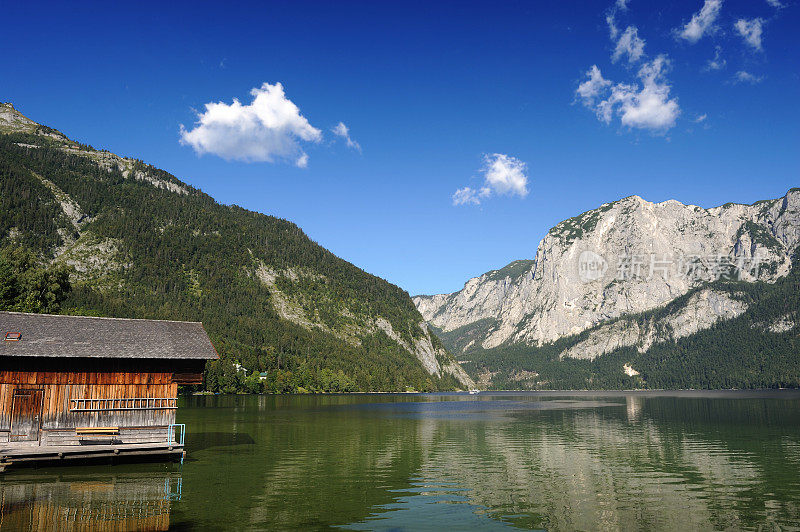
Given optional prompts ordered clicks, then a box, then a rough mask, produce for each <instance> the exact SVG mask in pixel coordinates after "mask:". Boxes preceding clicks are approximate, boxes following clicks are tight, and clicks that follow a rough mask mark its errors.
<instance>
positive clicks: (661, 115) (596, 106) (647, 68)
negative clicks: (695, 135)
mask: <svg viewBox="0 0 800 532" xmlns="http://www.w3.org/2000/svg"><path fill="white" fill-rule="evenodd" d="M668 67H669V61H668V59H667V58H666V56H664V55H659V56H658V57H656V58H655V59H653V60H652V61H650V62H648V63H645V64H643V65H642V67H641V68H640V69H639V72H638V76H639V79H640V80H641V86H639V85H636V84H626V83H617V84H612V82H611V81H609V80H607V79H604V78H603V76H602V73H601V72H600V69H598V68H597V66H592V68H590V69H589V71H588V72H587V73H586V75H587V76H588V78H589V79H588V80H586V81H584V82H583V83H581V84H580V86H578V89H577V90H576V94H577V96H578V97H579V98H580V99H581V100H582V101H583V104H584V105H585V106H586V107H588V108H589V109H592V110H593V111H595V113H596V114H597V117H598V118H599V119H600V120H601V121H603V122H605V123H606V124H608V123H610V122H611V120H612V118H613V116H614V114H615V113H616V114H617V116H619V119H620V123H621V124H622V125H624V126H627V127H629V128H638V129H648V130H650V131H653V132H664V131H666V130H668V129H670V128H671V127H673V126H674V125H675V120H676V119H677V118H678V115H679V114H680V107H679V106H678V102H677V100H676V99H674V98H673V99H670V97H669V92H670V86H669V84H668V83H667V81H666V79H665V78H664V73H665V71H666V70H667V68H668Z"/></svg>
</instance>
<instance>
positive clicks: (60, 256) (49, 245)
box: [0, 106, 463, 392]
mask: <svg viewBox="0 0 800 532" xmlns="http://www.w3.org/2000/svg"><path fill="white" fill-rule="evenodd" d="M5 109H6V110H8V109H12V111H13V108H11V107H10V106H6V108H5ZM7 116H12V119H14V120H16V122H9V121H8V120H7V121H6V123H3V121H2V120H0V133H4V134H0V244H2V246H3V247H4V248H5V249H4V251H3V256H4V257H6V259H0V277H2V276H3V275H4V274H3V273H2V272H4V271H5V272H6V273H5V278H6V281H7V282H6V284H9V283H11V284H13V283H17V286H18V288H17V290H18V291H19V282H18V280H17V279H27V277H30V276H32V275H33V274H32V273H26V272H27V271H28V270H31V271H39V272H50V273H48V275H50V276H51V277H52V276H55V277H54V278H56V279H62V280H63V274H62V273H60V272H64V271H68V272H70V273H69V279H70V282H67V283H66V285H65V290H63V291H64V294H61V293H60V292H59V293H58V294H57V295H56V296H55V297H56V299H57V300H58V301H57V304H56V306H53V307H49V308H44V309H41V308H40V309H35V308H31V307H29V306H25V305H24V304H23V302H22V299H21V297H20V295H19V294H17V295H15V296H13V294H12V295H10V296H9V297H7V298H5V299H0V301H3V302H0V305H4V307H5V308H11V309H19V310H29V311H30V310H34V311H37V310H38V311H54V310H59V311H60V312H63V313H70V314H73V313H78V314H91V315H103V316H125V317H133V318H155V319H174V320H195V321H202V322H203V324H204V325H205V327H206V330H207V331H208V333H209V336H210V337H211V339H212V341H213V343H214V346H215V347H216V349H217V351H218V352H219V353H220V355H221V358H222V360H221V361H220V362H219V363H210V364H209V366H208V368H207V371H206V388H207V389H209V390H212V391H219V390H224V391H235V390H243V389H247V390H251V391H262V390H266V391H274V392H287V391H296V390H309V391H321V390H325V391H352V390H399V391H402V390H406V389H416V390H442V389H453V388H455V387H458V386H462V384H461V383H459V382H458V380H457V379H456V378H455V377H454V376H453V375H454V374H455V375H458V374H459V372H461V370H460V368H459V367H458V365H457V363H455V361H454V360H453V359H452V357H451V356H450V355H449V354H448V353H447V352H446V351H444V349H442V348H441V347H440V346H439V344H438V341H437V340H436V339H435V338H433V339H432V338H431V336H432V335H431V334H430V332H429V331H428V329H427V327H426V326H424V324H423V323H422V318H421V316H420V314H419V313H418V312H417V310H416V308H415V307H414V304H413V303H412V301H411V299H410V298H409V296H408V294H407V293H406V292H405V291H403V290H402V289H400V288H398V287H397V286H394V285H392V284H390V283H388V282H387V281H385V280H383V279H380V278H378V277H375V276H373V275H370V274H368V273H366V272H364V271H362V270H361V269H359V268H357V267H356V266H354V265H352V264H350V263H348V262H346V261H344V260H341V259H339V258H338V257H336V256H335V255H333V254H332V253H330V252H329V251H327V250H326V249H324V248H322V247H321V246H319V245H318V244H316V243H315V242H313V241H311V240H310V239H309V238H308V237H307V236H306V235H305V234H304V233H303V232H302V231H301V230H300V229H299V228H298V227H297V226H296V225H294V224H292V223H291V222H288V221H286V220H282V219H278V218H274V217H271V216H266V215H263V214H259V213H256V212H251V211H247V210H245V209H242V208H239V207H236V206H226V205H221V204H219V203H217V202H216V201H214V199H213V198H211V197H209V196H208V195H206V194H204V193H202V192H200V191H199V190H196V189H194V188H192V187H190V186H188V185H186V184H184V183H182V182H181V181H179V180H178V179H176V178H175V177H174V176H172V175H169V174H168V173H166V172H163V171H161V170H158V169H156V168H153V167H152V166H149V165H146V164H144V163H142V162H141V161H136V160H132V159H123V158H120V157H117V156H115V155H113V154H110V153H108V152H104V151H97V150H94V149H93V148H91V147H89V146H84V145H80V144H78V143H75V142H73V141H70V140H69V139H67V138H66V137H64V136H63V135H62V134H60V133H59V132H57V131H55V130H52V129H50V128H46V127H44V126H39V125H38V124H35V123H33V122H30V121H27V119H25V118H24V117H22V116H21V115H18V114H17V115H8V113H7ZM27 252H30V253H32V254H33V256H34V257H35V258H36V260H35V261H33V262H34V263H35V264H28V265H27V266H25V265H22V266H21V265H20V263H19V261H17V263H16V265H12V264H10V262H13V261H12V260H11V259H10V258H9V257H14V256H17V255H20V254H25V253H27ZM3 264H5V266H3ZM14 272H16V273H14ZM12 273H14V276H15V277H14V279H11V275H12ZM40 275H41V274H40ZM59 275H61V276H62V277H58V276H59ZM69 285H71V290H70V289H69V288H70V286H69ZM2 286H3V280H2V279H0V287H2ZM57 292H58V291H57ZM9 293H11V292H9ZM12 296H13V297H12ZM59 306H60V308H58V307H59ZM434 344H436V345H434ZM234 364H240V365H241V366H242V368H243V369H244V370H246V372H245V371H238V370H237V369H236V367H235V365H234ZM262 372H263V373H265V374H266V375H265V377H266V379H260V378H258V374H259V373H262ZM245 373H247V375H248V377H247V378H245ZM461 373H463V372H461Z"/></svg>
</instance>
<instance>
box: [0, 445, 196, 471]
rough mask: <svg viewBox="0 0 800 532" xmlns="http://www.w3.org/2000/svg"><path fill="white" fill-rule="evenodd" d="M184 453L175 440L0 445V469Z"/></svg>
mask: <svg viewBox="0 0 800 532" xmlns="http://www.w3.org/2000/svg"><path fill="white" fill-rule="evenodd" d="M184 456H185V451H184V448H183V445H180V444H177V443H165V442H158V443H127V444H119V443H116V444H94V445H63V446H56V445H42V446H37V445H18V446H13V447H10V446H0V473H2V472H3V471H5V470H6V469H7V468H8V467H10V466H12V465H14V464H19V465H29V466H36V465H55V464H66V463H69V462H72V463H74V462H77V461H81V462H86V461H95V460H113V461H116V460H119V461H123V460H126V459H127V458H129V457H130V458H133V457H136V459H147V458H148V457H150V458H153V459H155V458H164V459H168V460H176V461H177V460H181V459H182V458H183V457H184Z"/></svg>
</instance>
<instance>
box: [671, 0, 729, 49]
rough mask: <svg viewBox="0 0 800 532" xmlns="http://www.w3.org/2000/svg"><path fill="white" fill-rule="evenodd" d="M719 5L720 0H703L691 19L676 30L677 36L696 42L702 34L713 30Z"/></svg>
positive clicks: (720, 5)
mask: <svg viewBox="0 0 800 532" xmlns="http://www.w3.org/2000/svg"><path fill="white" fill-rule="evenodd" d="M721 7H722V0H705V3H704V4H703V7H702V8H701V9H700V11H698V12H697V13H695V14H694V15H692V19H691V20H690V21H689V22H687V23H686V25H685V26H684V27H683V28H682V29H680V30H676V34H677V36H678V37H680V38H681V39H685V40H687V41H689V42H690V43H692V44H694V43H696V42H697V41H699V40H700V39H701V38H702V37H703V35H705V34H706V33H709V32H711V31H713V30H714V22H715V21H716V20H717V17H718V16H719V10H720V8H721Z"/></svg>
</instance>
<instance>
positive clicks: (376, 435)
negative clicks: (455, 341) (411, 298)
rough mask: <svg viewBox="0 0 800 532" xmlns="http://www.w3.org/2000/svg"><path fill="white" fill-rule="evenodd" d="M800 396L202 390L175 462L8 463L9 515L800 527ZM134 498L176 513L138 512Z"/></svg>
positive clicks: (427, 524) (155, 524) (5, 509)
mask: <svg viewBox="0 0 800 532" xmlns="http://www.w3.org/2000/svg"><path fill="white" fill-rule="evenodd" d="M798 407H800V394H797V393H792V392H775V393H764V394H747V393H723V394H720V393H708V394H704V393H692V394H686V393H684V394H668V393H664V394H636V393H633V394H631V393H628V394H623V393H618V394H613V393H607V394H588V393H584V394H571V395H568V396H565V395H564V394H560V395H559V394H541V393H528V394H480V396H477V397H476V396H466V395H463V396H457V395H394V396H391V395H351V396H301V397H263V396H262V397H255V396H250V397H248V396H236V397H198V398H192V399H190V400H188V402H187V404H185V405H182V406H181V409H180V410H179V417H180V419H179V421H180V422H182V423H186V424H187V426H188V428H189V432H188V436H187V450H188V453H189V455H188V459H187V461H186V464H185V466H184V468H183V470H182V473H180V474H177V476H175V475H176V473H175V472H174V471H170V470H169V469H168V468H165V467H166V466H160V467H162V469H161V470H157V468H155V466H149V467H151V469H143V468H145V467H148V466H144V465H141V464H140V465H134V464H132V465H126V466H117V467H116V468H106V469H105V470H102V471H100V472H101V473H102V475H101V474H99V473H98V474H94V473H92V472H87V471H85V470H78V471H75V469H74V468H70V471H72V472H71V473H69V475H67V474H66V473H64V472H58V473H56V472H55V470H53V471H52V472H40V473H39V474H36V475H34V474H28V475H27V476H24V475H22V472H11V473H10V474H6V476H5V477H0V486H2V488H3V494H2V495H3V497H4V501H5V502H4V503H3V506H2V514H0V515H2V519H4V521H3V522H2V523H0V526H2V527H3V529H4V530H5V526H6V523H9V522H11V521H9V519H14V520H15V521H13V522H14V525H15V526H12V527H10V528H9V529H14V528H17V527H18V525H23V524H24V526H22V528H25V529H27V528H30V526H29V523H44V522H45V521H44V520H45V519H46V517H43V516H44V515H59V516H60V517H59V518H60V519H62V520H63V522H64V523H67V525H65V526H62V527H60V528H62V529H67V530H69V529H70V528H79V527H77V526H73V525H69V521H68V520H67V518H66V516H69V515H72V516H75V517H73V519H77V516H78V514H80V515H82V516H85V517H83V519H84V522H87V523H89V525H87V526H84V528H89V529H91V528H92V527H94V528H104V529H108V528H111V529H113V528H115V527H116V528H117V529H125V527H128V528H134V529H135V528H139V529H142V528H150V529H159V528H160V529H165V528H166V527H168V528H170V529H205V530H222V529H225V530H244V529H256V530H265V529H279V530H291V529H303V530H307V529H321V528H330V527H337V528H340V529H357V530H375V529H377V530H441V529H448V528H449V529H472V530H494V529H505V528H524V529H548V530H619V529H622V530H630V529H646V530H686V529H702V530H707V529H744V530H748V529H751V530H757V529H760V530H771V529H782V530H783V529H798V524H799V523H800V408H798ZM111 473H113V475H111ZM103 475H105V476H103ZM137 508H139V509H142V510H143V512H144V510H145V509H155V508H157V509H159V510H166V513H165V514H164V513H162V514H159V515H158V516H157V515H155V513H153V514H150V515H149V516H148V515H147V514H146V512H144V513H143V514H142V515H143V517H142V518H143V519H152V520H151V521H142V522H139V523H135V522H134V521H127V520H126V519H129V518H131V519H132V518H133V517H132V516H133V512H135V510H136V509H137ZM123 510H125V511H127V512H128V513H123ZM129 510H130V511H129ZM153 511H154V512H155V510H153ZM103 515H105V516H122V515H125V516H126V517H125V518H124V519H123V518H121V517H120V518H119V519H117V520H116V521H113V522H112V521H109V520H105V521H102V516H103ZM159 519H160V520H159ZM96 523H104V526H96ZM114 523H119V525H116V524H114ZM37 526H38V525H37ZM41 526H45V525H41ZM82 526H83V525H82Z"/></svg>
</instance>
